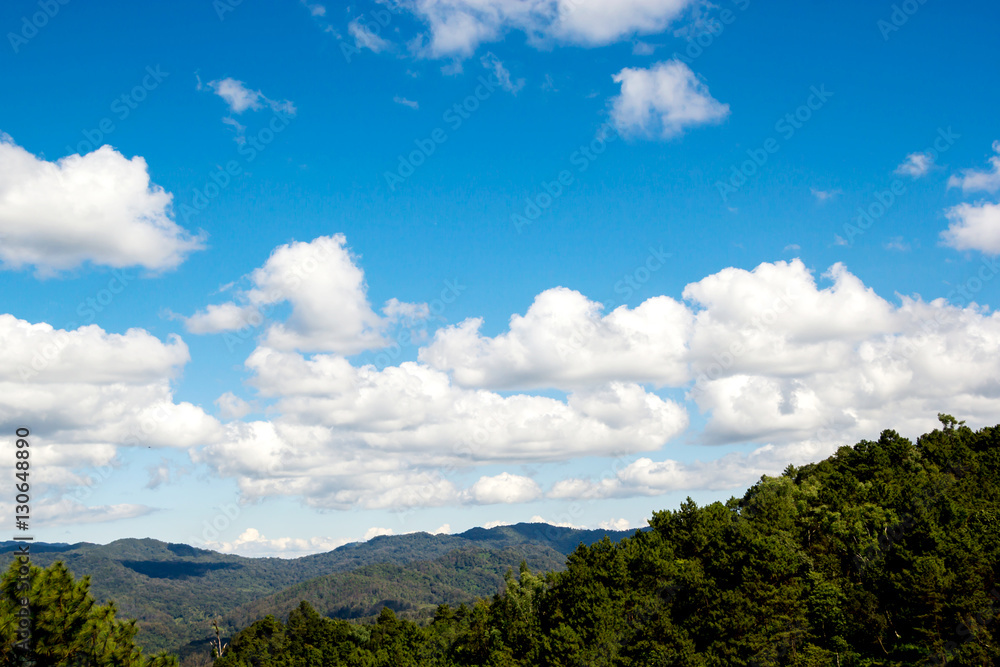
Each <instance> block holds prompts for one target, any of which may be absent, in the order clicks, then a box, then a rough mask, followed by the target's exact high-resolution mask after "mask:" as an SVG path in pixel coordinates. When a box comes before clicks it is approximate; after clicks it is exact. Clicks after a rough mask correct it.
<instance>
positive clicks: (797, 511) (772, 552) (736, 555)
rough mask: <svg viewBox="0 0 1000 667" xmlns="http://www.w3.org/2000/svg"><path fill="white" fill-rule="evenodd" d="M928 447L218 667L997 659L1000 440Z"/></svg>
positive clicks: (770, 481) (272, 630) (319, 627)
mask: <svg viewBox="0 0 1000 667" xmlns="http://www.w3.org/2000/svg"><path fill="white" fill-rule="evenodd" d="M942 422H943V426H944V428H943V429H941V430H937V431H934V432H933V433H930V434H928V435H925V436H923V437H922V438H920V439H919V440H918V441H917V443H916V444H913V443H911V442H910V441H908V440H906V439H904V438H901V437H900V436H899V435H898V434H896V433H895V432H893V431H885V432H884V433H882V435H881V437H880V438H879V440H878V441H877V442H869V441H864V442H861V443H859V444H858V445H856V446H855V447H844V448H841V449H840V451H838V452H837V454H836V455H835V456H833V457H831V458H829V459H827V460H825V461H823V462H820V463H817V464H812V465H808V466H805V467H802V468H798V469H796V468H794V467H791V466H790V467H789V468H788V469H787V470H786V471H785V473H784V475H782V476H780V477H777V478H771V477H764V478H762V479H761V481H760V482H759V483H757V484H756V485H754V486H753V487H752V488H751V489H750V490H748V491H747V493H746V494H745V495H744V496H743V498H740V499H735V498H734V499H731V500H730V501H729V502H727V503H713V504H711V505H708V506H706V507H697V506H696V505H695V504H694V503H693V502H691V501H688V502H686V503H684V504H683V505H682V506H681V507H680V508H679V509H678V510H676V511H664V512H659V513H656V514H655V515H654V516H653V518H652V519H651V520H650V526H651V530H649V531H646V532H639V533H636V534H635V535H634V536H633V537H631V538H629V539H626V540H623V541H621V542H619V543H617V544H615V543H612V542H611V541H609V540H605V541H602V542H599V543H596V544H593V545H592V546H589V547H587V546H583V545H581V546H580V547H579V548H578V549H577V550H576V551H575V552H573V553H572V554H571V555H570V557H569V559H568V562H567V567H566V569H565V570H564V571H562V572H559V573H549V574H547V575H546V576H545V577H538V576H535V575H533V574H531V572H530V571H529V570H528V568H527V567H522V568H521V573H520V576H519V577H514V576H513V575H509V576H508V577H507V581H506V589H505V591H504V592H503V593H502V594H498V595H496V596H494V597H493V599H492V601H491V602H489V603H487V602H483V601H480V602H478V603H476V604H474V605H473V606H471V607H468V606H464V605H463V606H461V607H459V608H458V609H453V608H451V607H448V606H441V607H439V608H438V610H437V613H436V614H435V617H434V619H433V622H431V623H429V624H427V625H425V626H420V625H418V624H416V623H413V622H411V621H408V620H405V619H400V618H398V617H397V616H396V614H394V613H393V612H392V611H391V610H389V609H385V610H383V612H382V613H381V615H380V616H379V617H378V620H377V621H376V622H375V623H374V624H371V625H358V624H351V623H348V622H346V621H342V620H332V619H328V618H324V617H323V616H321V615H319V614H317V613H316V612H315V611H314V610H313V609H312V608H311V606H310V605H309V604H308V603H306V602H303V603H302V604H301V605H300V606H299V608H298V609H297V610H295V611H294V612H293V613H292V614H290V615H289V617H288V621H287V623H282V622H280V621H279V620H276V619H275V618H274V617H273V616H268V617H266V618H264V619H263V620H260V621H257V622H255V623H253V624H252V625H250V626H249V627H248V628H246V629H245V630H243V631H242V632H240V633H239V634H237V635H236V636H235V637H234V638H233V639H232V641H231V643H230V645H229V646H228V647H227V648H226V649H225V650H224V652H223V655H222V656H221V657H219V658H218V659H217V660H216V662H215V666H216V667H251V666H252V667H264V666H267V665H274V666H281V667H313V666H316V667H320V666H323V667H326V666H332V665H352V666H358V667H361V666H364V667H383V666H385V667H389V666H392V667H403V666H409V665H414V666H416V665H439V666H451V665H493V666H501V665H509V666H513V665H525V666H527V665H532V666H533V665H558V666H563V665H565V666H570V665H609V666H610V665H650V666H652V665H681V666H685V667H699V666H709V665H711V666H716V665H718V666H720V667H722V666H726V667H740V666H743V667H746V666H760V667H764V666H769V665H797V666H814V665H815V666H824V667H826V666H828V665H843V666H845V667H846V666H850V665H853V666H875V665H886V666H887V665H941V664H945V663H947V664H950V665H969V666H971V665H993V664H994V663H995V662H998V661H1000V629H998V628H1000V623H998V620H1000V591H998V588H997V586H998V582H997V577H998V569H1000V532H998V516H1000V427H995V428H988V429H983V430H981V431H979V432H973V431H972V430H971V429H968V428H966V427H964V426H962V425H960V424H957V423H956V421H955V420H954V419H953V418H951V417H949V416H947V415H943V416H942Z"/></svg>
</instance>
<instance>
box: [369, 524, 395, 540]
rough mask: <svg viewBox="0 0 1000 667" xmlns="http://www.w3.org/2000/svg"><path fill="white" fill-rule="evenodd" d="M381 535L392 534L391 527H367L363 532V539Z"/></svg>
mask: <svg viewBox="0 0 1000 667" xmlns="http://www.w3.org/2000/svg"><path fill="white" fill-rule="evenodd" d="M382 535H392V528H378V527H372V528H369V529H368V531H367V532H365V536H364V541H365V542H367V541H368V540H370V539H372V538H373V537H381V536H382Z"/></svg>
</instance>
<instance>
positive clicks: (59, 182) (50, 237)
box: [0, 133, 204, 275]
mask: <svg viewBox="0 0 1000 667" xmlns="http://www.w3.org/2000/svg"><path fill="white" fill-rule="evenodd" d="M171 200H172V195H170V193H168V192H166V191H164V190H163V188H161V187H159V186H157V185H154V184H152V183H151V182H150V180H149V172H148V170H147V167H146V161H145V160H143V159H142V158H141V157H139V156H136V157H133V158H132V159H131V160H129V159H127V158H126V157H125V156H123V155H122V154H121V153H119V152H117V151H116V150H114V149H113V148H111V147H110V146H103V147H101V148H99V149H97V150H95V151H94V152H92V153H88V154H86V155H82V156H81V155H70V156H68V157H64V158H62V159H60V160H57V161H55V162H49V161H47V160H45V159H43V158H40V157H37V156H35V155H32V154H31V153H29V152H28V151H27V150H25V149H24V148H22V147H20V146H18V145H16V144H15V143H14V140H13V139H11V138H10V137H9V136H7V135H5V134H2V133H0V237H3V243H2V244H0V260H2V261H3V265H4V267H5V268H9V269H21V268H24V267H28V266H33V267H35V270H36V272H37V273H38V274H40V275H52V274H54V273H57V272H59V271H63V270H68V269H73V268H76V267H78V266H81V265H83V264H85V263H88V262H89V263H91V264H95V265H103V266H110V267H118V268H122V267H128V266H142V267H145V268H147V269H150V270H153V271H162V270H166V269H172V268H175V267H176V266H177V265H179V264H180V263H181V262H183V261H184V259H185V258H186V257H187V256H188V255H189V254H190V253H192V252H194V251H196V250H200V249H202V248H203V247H204V236H203V235H199V236H195V235H192V234H191V233H189V232H188V231H186V230H184V229H182V228H181V227H179V226H178V225H177V224H176V223H175V222H174V221H173V218H172V213H171Z"/></svg>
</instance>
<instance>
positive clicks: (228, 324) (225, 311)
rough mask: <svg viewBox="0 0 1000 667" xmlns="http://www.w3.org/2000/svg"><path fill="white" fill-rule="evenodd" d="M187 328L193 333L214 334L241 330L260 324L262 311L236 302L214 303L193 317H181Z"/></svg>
mask: <svg viewBox="0 0 1000 667" xmlns="http://www.w3.org/2000/svg"><path fill="white" fill-rule="evenodd" d="M180 319H182V320H183V321H184V326H185V328H186V329H187V330H188V331H190V332H191V333H193V334H214V333H222V332H224V331H239V330H240V329H243V328H244V327H249V326H253V324H251V323H253V322H256V323H257V324H258V325H259V324H260V322H261V321H262V316H261V315H260V311H259V310H258V309H257V308H254V307H253V306H238V305H236V304H235V303H221V304H212V305H210V306H208V307H207V308H206V309H205V310H203V311H201V312H198V313H195V314H194V315H192V316H191V317H181V318H180Z"/></svg>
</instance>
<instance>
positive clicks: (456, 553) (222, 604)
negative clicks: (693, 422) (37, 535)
mask: <svg viewBox="0 0 1000 667" xmlns="http://www.w3.org/2000/svg"><path fill="white" fill-rule="evenodd" d="M629 534H631V533H630V532H628V531H603V530H600V531H598V530H594V531H586V530H576V529H571V528H560V527H557V526H550V525H547V524H518V525H514V526H500V527H496V528H491V529H489V530H487V529H483V528H474V529H472V530H469V531H466V532H465V533H461V534H457V535H430V534H428V533H412V534H408V535H387V536H381V537H376V538H374V539H372V540H369V541H367V542H361V543H354V544H348V545H344V546H342V547H340V548H338V549H335V550H333V551H330V552H327V553H322V554H316V555H313V556H305V557H302V558H295V559H279V558H243V557H240V556H233V555H227V554H220V553H217V552H214V551H207V550H204V549H196V548H193V547H190V546H188V545H186V544H168V543H165V542H160V541H158V540H152V539H123V540H117V541H115V542H112V543H111V544H107V545H97V544H89V543H81V544H73V545H65V544H64V545H55V544H34V545H32V556H31V560H32V562H33V563H34V564H36V565H40V566H43V567H45V566H48V565H50V564H52V563H53V562H57V561H59V562H63V563H65V564H66V566H67V568H68V569H69V571H70V572H71V573H72V574H73V575H75V576H76V577H78V578H79V577H82V576H89V577H90V578H91V586H92V588H91V592H92V593H93V595H94V597H95V598H96V599H97V601H98V602H107V601H114V603H115V605H116V608H117V612H118V614H119V616H121V617H124V618H130V619H137V620H138V623H137V625H136V628H137V632H138V634H137V635H136V638H135V640H136V642H137V644H138V645H139V646H142V647H143V648H144V649H146V650H147V651H153V652H155V651H160V650H169V651H170V652H173V653H180V654H181V655H182V657H184V658H185V659H186V658H188V657H190V656H192V655H195V654H197V653H202V654H205V655H206V656H207V646H208V640H209V637H210V635H211V623H212V621H213V620H215V619H221V620H222V628H223V630H224V631H226V632H235V631H236V630H238V629H239V628H241V627H243V626H244V625H246V624H247V623H249V622H252V621H254V620H256V619H257V618H260V617H261V616H263V615H265V614H267V613H273V614H276V615H278V616H279V617H282V618H283V617H284V616H285V615H287V613H288V612H289V611H290V610H291V609H293V608H294V607H295V606H296V605H297V604H298V602H299V598H298V597H295V596H291V597H289V596H284V597H283V596H282V595H281V592H282V591H284V590H285V589H288V588H289V587H293V586H298V585H301V586H302V588H301V589H300V590H306V591H316V592H320V593H324V594H328V597H327V600H328V601H329V604H328V605H327V604H326V603H324V602H321V601H320V600H315V602H316V604H317V606H319V607H320V608H321V609H322V610H323V611H324V613H328V614H330V615H340V616H342V617H344V618H366V617H374V616H375V615H377V614H378V612H379V611H380V610H381V608H382V604H379V603H384V604H386V605H388V606H390V607H392V608H395V609H398V610H400V611H404V612H406V613H404V616H408V617H411V618H420V617H429V616H430V614H431V613H432V612H433V607H434V605H436V604H438V603H441V602H451V603H456V604H457V603H460V602H462V601H468V600H472V599H475V598H476V597H477V596H485V597H489V596H491V595H493V594H494V593H495V592H496V591H497V590H499V588H500V586H501V584H502V575H503V572H504V571H505V570H506V569H507V568H508V567H510V566H512V565H513V566H516V565H517V563H519V562H520V561H521V560H522V559H527V560H528V561H529V562H530V563H531V564H532V566H534V567H538V568H540V569H551V568H556V569H558V568H561V567H563V565H564V563H565V559H566V555H567V554H569V553H570V552H571V551H572V550H573V549H574V548H576V546H577V545H579V544H580V543H584V544H590V543H593V542H594V541H596V540H599V539H601V538H603V537H604V536H606V535H607V536H610V537H611V538H612V539H614V540H618V539H621V538H623V537H625V536H627V535H629ZM3 547H4V549H3V554H2V561H0V564H2V565H3V566H6V565H7V564H8V563H9V562H10V560H11V559H12V558H13V557H14V552H15V550H16V549H17V545H16V543H13V542H7V543H4V544H3ZM317 578H323V579H320V580H319V582H318V583H316V584H315V585H313V584H311V583H310V584H307V583H306V582H309V581H310V580H313V579H317ZM296 595H300V594H296ZM301 596H302V597H309V596H308V595H306V594H301ZM247 605H249V606H247ZM255 609H256V610H259V611H260V613H257V612H255V611H254V610H255Z"/></svg>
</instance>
